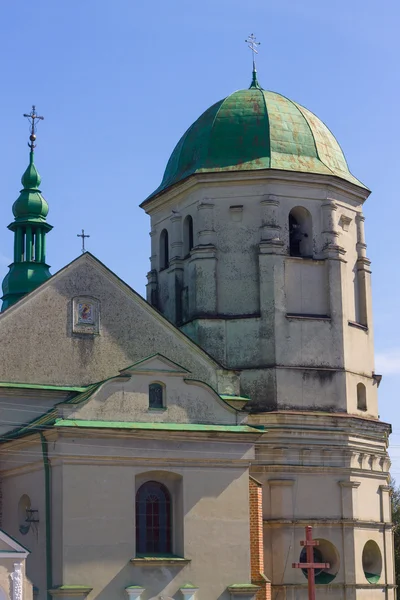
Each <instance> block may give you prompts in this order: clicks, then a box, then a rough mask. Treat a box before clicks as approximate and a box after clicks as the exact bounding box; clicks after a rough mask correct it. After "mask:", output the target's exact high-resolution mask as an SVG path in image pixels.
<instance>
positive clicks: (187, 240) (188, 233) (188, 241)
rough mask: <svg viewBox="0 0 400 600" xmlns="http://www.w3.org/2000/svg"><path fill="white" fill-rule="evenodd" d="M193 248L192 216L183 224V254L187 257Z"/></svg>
mask: <svg viewBox="0 0 400 600" xmlns="http://www.w3.org/2000/svg"><path fill="white" fill-rule="evenodd" d="M192 248H193V219H192V217H191V216H190V215H188V216H187V217H186V219H185V220H184V222H183V253H184V255H185V256H186V255H187V254H189V252H190V251H191V249H192Z"/></svg>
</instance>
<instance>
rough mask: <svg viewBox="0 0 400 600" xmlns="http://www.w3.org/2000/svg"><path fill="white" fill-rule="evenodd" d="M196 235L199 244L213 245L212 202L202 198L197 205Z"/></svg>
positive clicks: (214, 240)
mask: <svg viewBox="0 0 400 600" xmlns="http://www.w3.org/2000/svg"><path fill="white" fill-rule="evenodd" d="M197 220H198V236H199V245H200V246H215V242H216V238H215V231H214V203H213V202H210V201H209V200H207V199H204V200H203V201H202V202H200V203H199V204H198V206H197Z"/></svg>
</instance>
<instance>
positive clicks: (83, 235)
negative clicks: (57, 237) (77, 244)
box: [76, 229, 90, 254]
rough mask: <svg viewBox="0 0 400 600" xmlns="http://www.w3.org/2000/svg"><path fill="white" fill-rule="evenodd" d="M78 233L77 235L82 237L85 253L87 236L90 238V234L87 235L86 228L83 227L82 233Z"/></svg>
mask: <svg viewBox="0 0 400 600" xmlns="http://www.w3.org/2000/svg"><path fill="white" fill-rule="evenodd" d="M76 235H77V237H80V238H82V254H83V253H84V252H86V250H85V238H89V237H90V235H86V233H85V230H84V229H82V233H77V234H76Z"/></svg>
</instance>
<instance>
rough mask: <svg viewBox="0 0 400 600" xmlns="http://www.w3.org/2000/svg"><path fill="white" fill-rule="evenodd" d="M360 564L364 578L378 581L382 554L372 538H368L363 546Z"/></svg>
mask: <svg viewBox="0 0 400 600" xmlns="http://www.w3.org/2000/svg"><path fill="white" fill-rule="evenodd" d="M362 565H363V571H364V575H365V578H366V580H367V581H368V582H369V583H378V581H379V579H380V577H381V573H382V554H381V551H380V550H379V546H378V544H377V543H376V542H374V540H369V541H368V542H367V543H366V544H365V546H364V550H363V553H362Z"/></svg>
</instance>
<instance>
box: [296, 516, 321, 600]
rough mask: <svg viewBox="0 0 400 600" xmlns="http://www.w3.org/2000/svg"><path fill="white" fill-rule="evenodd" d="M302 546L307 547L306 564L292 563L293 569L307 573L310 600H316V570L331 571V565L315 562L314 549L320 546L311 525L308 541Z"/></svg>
mask: <svg viewBox="0 0 400 600" xmlns="http://www.w3.org/2000/svg"><path fill="white" fill-rule="evenodd" d="M300 546H305V549H306V562H299V563H292V567H293V569H303V571H307V580H308V600H315V570H316V569H329V568H330V564H329V563H317V562H314V550H313V548H314V547H315V546H319V541H318V540H313V538H312V527H311V525H307V527H306V539H305V541H301V542H300Z"/></svg>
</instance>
